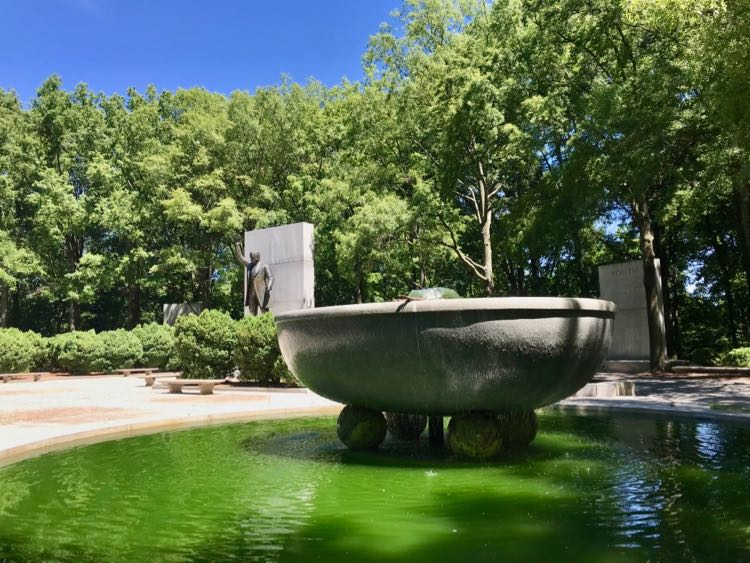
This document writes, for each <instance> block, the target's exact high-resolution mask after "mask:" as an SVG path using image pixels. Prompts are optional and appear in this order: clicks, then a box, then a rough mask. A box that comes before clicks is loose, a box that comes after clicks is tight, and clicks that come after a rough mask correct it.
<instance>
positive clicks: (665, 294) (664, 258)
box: [652, 222, 677, 358]
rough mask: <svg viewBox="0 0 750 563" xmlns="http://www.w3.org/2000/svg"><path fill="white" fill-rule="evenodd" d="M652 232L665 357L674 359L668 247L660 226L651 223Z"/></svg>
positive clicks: (674, 347) (670, 271)
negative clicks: (665, 341) (661, 305)
mask: <svg viewBox="0 0 750 563" xmlns="http://www.w3.org/2000/svg"><path fill="white" fill-rule="evenodd" d="M652 230H653V234H654V254H655V255H656V256H657V257H658V258H659V265H660V266H661V269H660V270H661V271H660V273H661V294H662V302H663V304H664V332H665V336H666V340H667V356H669V357H671V358H674V357H676V356H677V352H676V346H675V338H674V325H673V323H672V294H671V292H670V289H671V287H672V276H671V273H672V269H671V260H670V254H669V245H668V244H667V240H666V237H665V236H664V235H665V234H664V232H663V229H662V228H661V225H659V224H658V223H656V222H654V223H652Z"/></svg>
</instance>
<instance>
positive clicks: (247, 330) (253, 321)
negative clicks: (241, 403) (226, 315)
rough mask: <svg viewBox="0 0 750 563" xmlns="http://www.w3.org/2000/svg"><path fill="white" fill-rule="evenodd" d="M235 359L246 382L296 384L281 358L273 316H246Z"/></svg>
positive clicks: (238, 334) (238, 337)
mask: <svg viewBox="0 0 750 563" xmlns="http://www.w3.org/2000/svg"><path fill="white" fill-rule="evenodd" d="M234 358H235V361H236V362H237V366H238V367H239V368H240V377H241V378H242V379H243V380H245V381H257V382H259V383H264V384H267V383H280V382H290V383H291V382H293V377H292V375H291V373H290V372H289V369H288V368H287V366H286V364H285V363H284V359H283V358H282V357H281V350H280V349H279V341H278V338H277V336H276V325H275V324H274V322H273V315H271V314H270V313H266V314H263V315H258V316H255V317H253V316H250V317H245V318H243V319H242V320H240V321H239V322H238V323H237V345H236V347H235V349H234Z"/></svg>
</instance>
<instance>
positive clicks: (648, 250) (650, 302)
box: [632, 201, 667, 371]
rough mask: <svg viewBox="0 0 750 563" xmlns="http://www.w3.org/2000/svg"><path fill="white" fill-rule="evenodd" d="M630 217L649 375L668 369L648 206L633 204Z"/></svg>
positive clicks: (645, 204)
mask: <svg viewBox="0 0 750 563" xmlns="http://www.w3.org/2000/svg"><path fill="white" fill-rule="evenodd" d="M632 209H633V216H634V217H635V219H636V223H637V225H638V231H639V238H640V245H641V259H642V260H643V287H644V289H645V292H646V315H647V317H648V339H649V352H650V353H649V356H650V360H651V370H652V371H657V370H658V371H664V370H665V369H666V365H667V350H666V346H665V337H664V324H663V323H664V319H663V318H662V311H661V307H660V306H659V305H660V303H659V292H658V284H657V272H656V263H655V259H656V255H655V253H654V233H653V230H652V227H651V215H650V213H649V209H648V203H646V202H644V201H641V202H637V203H636V202H634V203H633V204H632Z"/></svg>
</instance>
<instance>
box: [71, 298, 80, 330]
mask: <svg viewBox="0 0 750 563" xmlns="http://www.w3.org/2000/svg"><path fill="white" fill-rule="evenodd" d="M80 317H81V310H80V305H79V304H78V303H77V302H75V301H70V302H69V303H68V330H69V331H70V332H75V331H76V330H77V329H78V326H79V325H80V323H79V319H80Z"/></svg>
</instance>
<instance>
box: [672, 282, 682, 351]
mask: <svg viewBox="0 0 750 563" xmlns="http://www.w3.org/2000/svg"><path fill="white" fill-rule="evenodd" d="M671 303H672V310H671V313H672V328H673V329H674V333H673V336H674V353H675V356H676V357H677V358H679V357H681V356H682V341H681V338H680V291H679V284H677V283H673V284H672V299H671Z"/></svg>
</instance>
